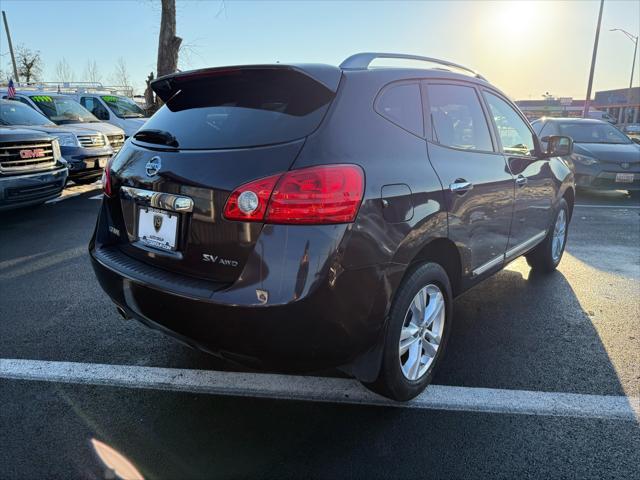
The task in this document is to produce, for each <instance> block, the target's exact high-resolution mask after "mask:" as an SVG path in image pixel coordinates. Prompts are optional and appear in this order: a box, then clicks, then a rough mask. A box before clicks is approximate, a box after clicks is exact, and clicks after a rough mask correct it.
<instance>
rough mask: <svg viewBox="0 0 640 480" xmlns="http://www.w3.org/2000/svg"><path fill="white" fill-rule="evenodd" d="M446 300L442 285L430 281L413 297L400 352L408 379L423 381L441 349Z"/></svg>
mask: <svg viewBox="0 0 640 480" xmlns="http://www.w3.org/2000/svg"><path fill="white" fill-rule="evenodd" d="M445 312H446V308H445V300H444V295H443V294H442V291H441V290H440V288H439V287H437V286H436V285H434V284H429V285H427V286H425V287H423V288H421V289H420V290H419V291H418V293H416V295H415V296H414V297H413V300H412V301H411V304H410V305H409V308H408V309H407V312H406V313H405V317H404V323H403V325H402V331H401V333H400V343H399V346H398V353H399V358H400V368H401V370H402V373H403V375H404V376H405V377H406V378H407V379H408V380H412V381H415V380H419V379H420V378H422V376H424V375H425V374H426V373H427V371H428V370H429V367H430V366H431V364H432V363H433V360H434V358H435V357H436V354H437V352H438V349H439V348H440V343H441V341H442V334H443V332H444V322H445Z"/></svg>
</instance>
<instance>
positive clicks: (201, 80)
mask: <svg viewBox="0 0 640 480" xmlns="http://www.w3.org/2000/svg"><path fill="white" fill-rule="evenodd" d="M170 84H172V85H175V88H176V89H177V90H176V93H175V94H174V95H172V96H171V98H169V99H168V100H167V102H166V103H165V105H164V106H163V107H162V108H160V109H159V110H158V111H157V112H156V113H155V114H154V115H153V116H152V117H151V119H149V121H148V122H147V123H146V124H145V127H144V128H145V130H147V131H148V130H161V131H163V132H167V133H169V134H170V135H171V136H172V137H174V138H175V141H176V142H177V144H178V145H179V146H180V148H187V149H201V148H204V149H206V148H212V149H215V148H239V147H250V146H258V145H273V144H276V143H284V142H290V141H292V140H295V139H298V138H303V137H305V136H307V135H309V134H310V133H311V132H313V131H314V130H315V129H316V128H317V127H318V125H320V122H321V121H322V119H323V118H324V114H325V113H326V111H327V109H328V108H329V105H330V103H331V101H332V100H333V98H334V93H333V92H332V91H331V90H329V89H328V88H327V87H326V86H324V85H323V84H322V83H320V82H318V81H316V80H314V79H313V78H311V77H309V76H307V75H305V74H304V73H302V72H299V71H297V70H293V69H284V68H248V69H230V70H228V71H220V72H213V73H211V74H208V75H185V76H183V77H178V78H176V79H174V80H173V81H172V82H170ZM139 133H141V132H139ZM138 140H139V139H138Z"/></svg>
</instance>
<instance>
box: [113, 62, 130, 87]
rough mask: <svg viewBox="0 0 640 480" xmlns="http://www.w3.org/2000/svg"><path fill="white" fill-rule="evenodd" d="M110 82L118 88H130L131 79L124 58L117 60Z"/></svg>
mask: <svg viewBox="0 0 640 480" xmlns="http://www.w3.org/2000/svg"><path fill="white" fill-rule="evenodd" d="M111 81H112V82H113V83H114V84H115V85H117V86H120V87H130V86H131V77H130V76H129V69H128V68H127V62H125V61H124V58H122V57H120V58H118V61H117V62H116V66H115V68H114V70H113V74H112V75H111Z"/></svg>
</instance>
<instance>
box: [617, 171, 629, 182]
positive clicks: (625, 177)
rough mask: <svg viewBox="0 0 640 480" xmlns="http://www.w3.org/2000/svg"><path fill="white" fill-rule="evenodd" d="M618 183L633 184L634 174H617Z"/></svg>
mask: <svg viewBox="0 0 640 480" xmlns="http://www.w3.org/2000/svg"><path fill="white" fill-rule="evenodd" d="M616 182H619V183H633V173H616Z"/></svg>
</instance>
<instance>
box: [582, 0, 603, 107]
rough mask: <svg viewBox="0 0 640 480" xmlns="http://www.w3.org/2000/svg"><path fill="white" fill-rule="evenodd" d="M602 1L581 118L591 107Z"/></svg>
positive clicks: (601, 1) (601, 0) (601, 2)
mask: <svg viewBox="0 0 640 480" xmlns="http://www.w3.org/2000/svg"><path fill="white" fill-rule="evenodd" d="M603 7H604V0H600V13H598V27H597V28H596V39H595V41H594V42H593V55H592V56H591V71H590V72H589V86H588V87H587V98H586V99H585V100H584V110H583V111H582V118H587V117H588V116H589V107H591V87H592V86H593V72H594V71H595V69H596V55H597V54H598V40H599V39H600V24H601V23H602V8H603Z"/></svg>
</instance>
